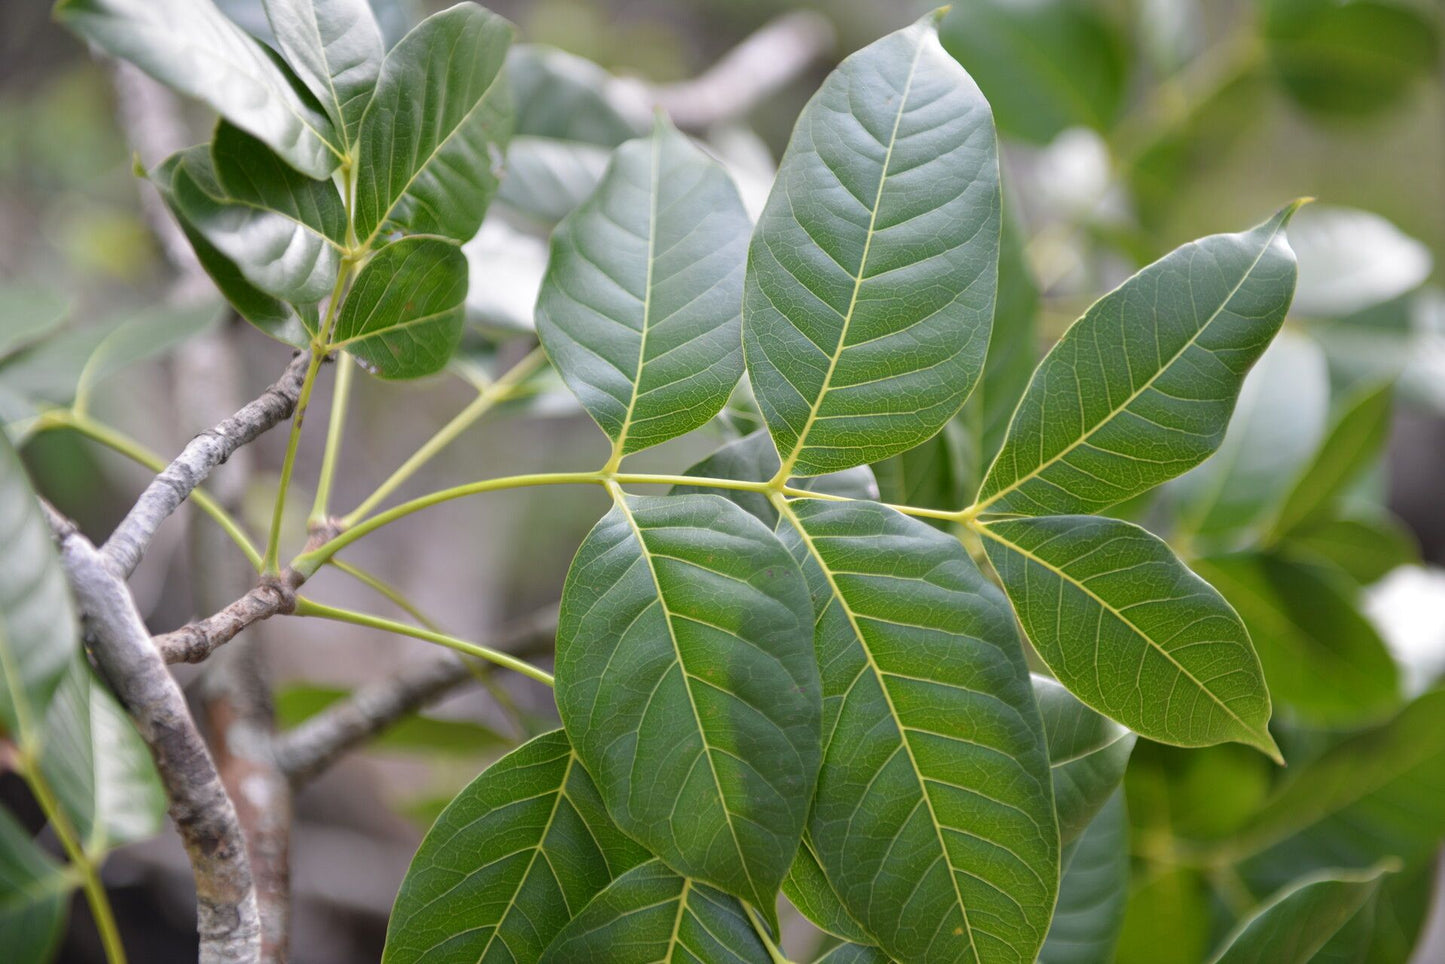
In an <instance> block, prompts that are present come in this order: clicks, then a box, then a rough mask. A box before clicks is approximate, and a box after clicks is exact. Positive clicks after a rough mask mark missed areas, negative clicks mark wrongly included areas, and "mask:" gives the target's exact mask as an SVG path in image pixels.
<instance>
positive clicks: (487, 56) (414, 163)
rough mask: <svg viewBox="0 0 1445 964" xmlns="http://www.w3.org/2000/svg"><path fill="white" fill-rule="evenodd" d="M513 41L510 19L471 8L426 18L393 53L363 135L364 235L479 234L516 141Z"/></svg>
mask: <svg viewBox="0 0 1445 964" xmlns="http://www.w3.org/2000/svg"><path fill="white" fill-rule="evenodd" d="M511 42H512V27H511V25H510V24H508V23H507V21H505V20H503V19H502V18H501V17H499V16H497V15H496V14H494V13H491V12H489V11H487V10H484V9H483V8H481V7H479V6H477V5H475V4H471V3H462V4H458V5H457V6H455V7H451V8H450V9H447V10H443V11H442V12H441V13H437V14H433V15H432V16H430V17H428V18H427V19H425V20H423V21H422V22H421V23H420V24H419V25H417V27H416V28H415V29H413V30H412V31H411V33H409V34H407V35H406V36H405V37H403V38H402V40H401V42H400V43H398V44H397V45H396V46H395V47H393V48H392V49H391V52H390V53H388V54H387V55H386V61H385V62H384V63H383V64H382V66H381V75H380V76H379V77H378V78H377V81H376V92H375V93H374V94H373V95H372V99H371V103H370V104H368V105H367V108H366V113H365V114H364V115H363V116H362V118H361V130H360V132H359V133H358V135H357V157H358V160H359V163H360V165H361V177H360V179H359V180H358V182H357V186H356V213H355V220H356V234H357V236H358V237H360V238H361V239H363V240H366V239H370V238H373V237H374V236H376V235H378V234H383V233H385V232H389V231H405V232H408V233H413V234H439V235H442V236H443V237H448V238H452V239H454V240H456V241H466V240H468V239H469V238H471V236H472V235H474V234H476V233H477V228H478V227H479V226H480V225H481V223H482V216H483V215H484V214H485V213H486V210H487V205H488V204H489V203H490V202H491V200H492V196H493V195H494V194H496V192H497V181H498V178H499V177H500V175H501V168H502V158H503V155H504V153H505V151H506V145H507V138H508V137H509V136H510V135H511V128H512V116H511V101H510V99H509V95H508V93H507V87H506V78H505V75H504V74H503V73H502V65H503V62H504V61H505V59H506V55H507V47H508V45H509V44H510V43H511Z"/></svg>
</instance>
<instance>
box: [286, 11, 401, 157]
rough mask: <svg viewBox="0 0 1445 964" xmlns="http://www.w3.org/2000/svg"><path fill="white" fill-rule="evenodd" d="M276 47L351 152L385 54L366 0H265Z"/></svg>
mask: <svg viewBox="0 0 1445 964" xmlns="http://www.w3.org/2000/svg"><path fill="white" fill-rule="evenodd" d="M263 4H264V6H265V9H266V19H267V20H268V21H270V23H271V30H272V31H273V32H274V33H275V35H276V43H277V44H278V45H279V46H280V47H281V52H282V53H283V54H285V55H286V59H287V60H288V61H289V62H290V64H291V67H292V69H294V70H295V71H296V73H297V75H298V76H300V78H301V81H302V82H303V83H304V84H305V85H306V88H307V89H308V90H310V91H311V93H312V94H314V95H315V96H316V99H317V100H318V101H320V102H321V105H322V107H324V108H325V110H326V113H327V115H328V116H329V117H330V118H331V123H332V126H333V127H334V128H335V129H336V132H337V133H338V134H339V135H340V137H341V146H342V148H343V149H344V150H347V151H349V150H350V149H351V146H352V144H354V143H355V142H356V132H357V128H358V127H360V126H361V115H362V113H363V112H364V111H365V110H366V105H367V104H368V103H369V102H370V101H371V92H372V89H373V88H374V87H375V86H376V76H377V73H378V72H379V71H380V70H381V60H382V57H383V56H384V54H385V50H384V49H383V48H382V45H381V28H380V27H378V26H377V24H376V17H375V16H373V14H372V12H371V5H370V4H369V3H368V2H367V0H263Z"/></svg>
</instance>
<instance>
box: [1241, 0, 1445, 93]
mask: <svg viewBox="0 0 1445 964" xmlns="http://www.w3.org/2000/svg"><path fill="white" fill-rule="evenodd" d="M1263 7H1264V36H1265V42H1266V50H1267V52H1268V55H1269V59H1270V62H1271V64H1272V66H1273V68H1274V71H1275V74H1276V76H1277V77H1278V78H1279V81H1280V83H1281V84H1282V85H1283V86H1284V88H1285V90H1286V91H1288V92H1289V94H1290V96H1291V97H1293V98H1294V99H1295V101H1296V102H1297V103H1298V104H1299V105H1300V106H1302V107H1304V108H1305V109H1307V110H1310V111H1313V112H1317V113H1320V114H1325V115H1346V116H1349V115H1360V114H1370V113H1374V112H1377V111H1380V110H1382V109H1384V108H1386V107H1388V106H1390V105H1392V104H1395V103H1397V102H1399V101H1400V100H1401V99H1403V97H1404V95H1405V94H1406V93H1407V92H1408V91H1409V89H1410V88H1411V87H1412V86H1413V85H1414V84H1415V83H1416V82H1417V81H1420V80H1423V79H1425V78H1428V77H1429V76H1430V74H1431V73H1432V72H1433V70H1434V67H1435V64H1436V63H1437V62H1438V60H1439V56H1440V55H1439V45H1440V34H1439V18H1438V15H1437V14H1434V13H1432V12H1431V10H1430V8H1429V6H1428V5H1425V4H1410V3H1400V2H1390V0H1266V2H1265V3H1264V4H1263Z"/></svg>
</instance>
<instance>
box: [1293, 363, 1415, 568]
mask: <svg viewBox="0 0 1445 964" xmlns="http://www.w3.org/2000/svg"><path fill="white" fill-rule="evenodd" d="M1392 395H1393V393H1392V390H1391V386H1390V385H1389V384H1388V383H1387V384H1380V385H1372V386H1367V387H1366V388H1364V389H1363V390H1360V391H1357V392H1356V393H1354V394H1353V395H1352V396H1351V397H1350V398H1348V399H1346V401H1345V403H1344V406H1343V408H1342V409H1341V411H1340V414H1339V415H1338V416H1337V417H1336V419H1335V421H1334V423H1333V424H1332V425H1331V426H1330V430H1329V432H1328V433H1327V434H1326V435H1325V440H1324V442H1323V443H1321V445H1320V447H1319V449H1318V450H1317V451H1316V452H1315V456H1314V458H1313V459H1312V460H1311V461H1310V463H1309V464H1308V465H1307V466H1306V467H1305V469H1304V471H1302V472H1301V473H1300V475H1299V478H1297V479H1296V480H1295V483H1294V488H1292V489H1291V490H1290V491H1289V494H1288V495H1287V496H1285V500H1284V504H1283V505H1282V506H1280V510H1279V514H1278V515H1277V516H1276V517H1275V520H1274V524H1273V526H1272V527H1271V530H1270V535H1271V537H1272V541H1273V540H1277V539H1279V538H1281V537H1283V536H1286V535H1288V534H1289V533H1291V532H1293V531H1295V530H1296V529H1300V528H1305V527H1307V526H1309V525H1311V524H1313V523H1317V522H1320V521H1321V520H1322V519H1324V518H1325V517H1326V515H1327V514H1328V512H1329V510H1330V508H1331V507H1332V506H1333V505H1334V503H1335V502H1337V501H1338V499H1339V498H1340V496H1341V494H1342V493H1343V492H1344V491H1345V490H1346V489H1347V488H1348V487H1349V486H1350V485H1351V484H1353V483H1354V482H1355V481H1356V480H1357V479H1359V477H1360V475H1361V474H1362V473H1364V472H1365V471H1366V470H1368V469H1369V468H1370V467H1371V466H1372V465H1374V464H1375V463H1376V462H1378V460H1379V458H1380V455H1381V453H1382V452H1383V451H1384V449H1385V443H1386V442H1387V441H1388V440H1389V435H1390V411H1391V399H1392Z"/></svg>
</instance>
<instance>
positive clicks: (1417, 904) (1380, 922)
mask: <svg viewBox="0 0 1445 964" xmlns="http://www.w3.org/2000/svg"><path fill="white" fill-rule="evenodd" d="M1434 891H1435V864H1434V862H1433V861H1428V860H1427V861H1423V862H1421V863H1418V864H1416V865H1415V866H1414V867H1411V868H1407V869H1406V870H1404V871H1403V872H1401V873H1398V874H1391V875H1390V876H1388V877H1386V878H1385V882H1384V884H1383V885H1381V887H1380V892H1379V894H1378V895H1376V897H1375V918H1374V920H1373V921H1372V923H1373V925H1374V926H1373V928H1372V929H1371V934H1370V946H1369V948H1368V949H1367V950H1366V952H1365V955H1364V956H1363V957H1361V958H1357V960H1360V961H1362V962H1364V964H1396V962H1397V961H1408V960H1409V959H1410V952H1411V951H1412V950H1414V948H1415V944H1416V942H1417V941H1418V940H1419V939H1420V936H1421V933H1422V931H1423V930H1424V927H1425V922H1426V920H1427V918H1428V916H1429V913H1430V908H1431V907H1432V906H1433V904H1434V896H1435V894H1434Z"/></svg>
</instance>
